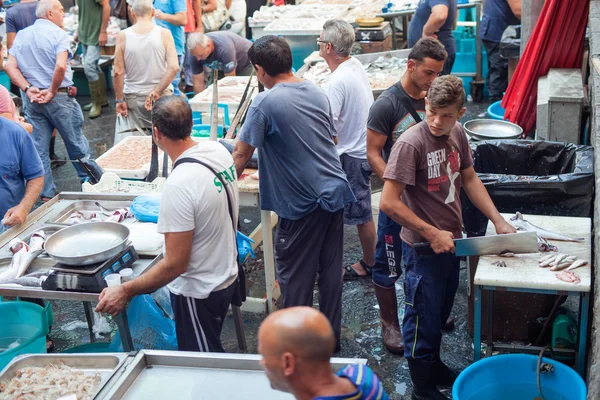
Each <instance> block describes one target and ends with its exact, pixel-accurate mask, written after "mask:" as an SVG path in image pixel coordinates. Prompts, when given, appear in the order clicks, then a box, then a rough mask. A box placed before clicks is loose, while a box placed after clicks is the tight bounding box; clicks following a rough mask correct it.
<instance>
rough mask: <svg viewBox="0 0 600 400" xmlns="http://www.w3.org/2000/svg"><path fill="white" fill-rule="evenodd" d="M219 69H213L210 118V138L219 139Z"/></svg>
mask: <svg viewBox="0 0 600 400" xmlns="http://www.w3.org/2000/svg"><path fill="white" fill-rule="evenodd" d="M218 82H219V70H218V69H216V68H215V69H213V83H212V87H213V99H212V108H211V118H210V140H213V141H217V127H218V125H219V89H218V87H219V85H218Z"/></svg>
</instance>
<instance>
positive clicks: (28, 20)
mask: <svg viewBox="0 0 600 400" xmlns="http://www.w3.org/2000/svg"><path fill="white" fill-rule="evenodd" d="M36 7H37V0H21V2H19V3H18V4H15V5H14V6H12V7H11V8H9V9H8V10H7V11H6V46H7V47H8V48H9V49H10V48H11V47H12V44H13V41H14V40H15V36H17V32H19V31H20V30H22V29H25V28H27V27H28V26H31V25H33V23H34V22H35V20H36V18H37V17H36V16H35V8H36Z"/></svg>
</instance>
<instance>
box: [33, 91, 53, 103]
mask: <svg viewBox="0 0 600 400" xmlns="http://www.w3.org/2000/svg"><path fill="white" fill-rule="evenodd" d="M29 90H31V89H29ZM29 90H28V91H27V93H29ZM53 98H54V93H52V92H51V91H50V90H49V89H44V90H42V91H41V92H40V94H39V95H38V96H37V98H36V101H37V102H38V103H40V104H46V103H49V102H50V100H52V99H53Z"/></svg>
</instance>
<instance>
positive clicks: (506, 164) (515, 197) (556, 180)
mask: <svg viewBox="0 0 600 400" xmlns="http://www.w3.org/2000/svg"><path fill="white" fill-rule="evenodd" d="M471 149H472V151H473V160H474V168H475V171H476V172H477V175H478V176H479V178H480V179H481V181H482V182H483V184H484V185H485V187H486V189H487V191H488V193H489V194H490V197H491V198H492V200H493V201H494V204H495V205H496V208H498V210H499V211H500V212H504V213H514V212H516V211H520V212H522V213H525V214H537V215H555V216H571V217H590V216H591V215H592V210H593V207H592V198H593V193H594V150H593V148H592V146H580V145H575V144H572V143H559V142H547V141H536V140H494V141H485V142H475V143H472V144H471ZM461 201H462V211H463V223H464V226H465V230H466V232H467V233H468V234H469V235H474V236H483V235H484V234H485V231H486V229H487V224H488V219H487V218H486V217H485V216H484V215H483V214H482V213H481V212H480V211H479V210H478V209H477V208H476V207H475V205H474V204H473V203H471V201H470V200H469V198H468V197H467V195H466V193H465V192H464V190H463V191H462V192H461Z"/></svg>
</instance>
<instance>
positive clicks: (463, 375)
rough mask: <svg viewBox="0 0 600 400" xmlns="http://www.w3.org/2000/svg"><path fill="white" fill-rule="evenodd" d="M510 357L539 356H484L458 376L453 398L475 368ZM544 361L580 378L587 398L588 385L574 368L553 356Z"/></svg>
mask: <svg viewBox="0 0 600 400" xmlns="http://www.w3.org/2000/svg"><path fill="white" fill-rule="evenodd" d="M508 357H510V358H512V359H515V360H518V359H523V360H526V361H532V360H535V361H537V359H538V356H536V355H533V354H499V355H496V356H491V357H486V358H482V359H481V360H479V361H477V362H474V363H473V364H471V365H469V366H468V367H467V368H465V369H464V370H463V371H462V372H461V373H460V375H459V376H458V378H456V381H455V382H454V385H453V386H452V398H453V399H459V393H458V387H459V386H461V384H462V382H463V381H465V380H467V379H470V378H472V377H471V376H469V375H471V373H472V371H473V370H476V369H479V368H481V367H482V366H485V365H486V364H489V363H495V362H498V359H499V358H508ZM542 362H545V363H549V364H552V365H556V364H560V365H561V366H562V367H564V370H565V373H566V374H567V375H570V377H571V378H574V379H575V380H578V381H579V382H581V383H582V387H583V393H584V397H583V399H585V396H586V395H587V387H586V385H585V381H584V380H583V378H582V377H581V376H580V375H579V374H578V373H577V372H576V371H575V370H574V369H573V368H571V367H569V366H568V365H566V364H563V363H561V362H560V361H557V360H554V359H552V358H547V357H542ZM562 367H561V368H562Z"/></svg>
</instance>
